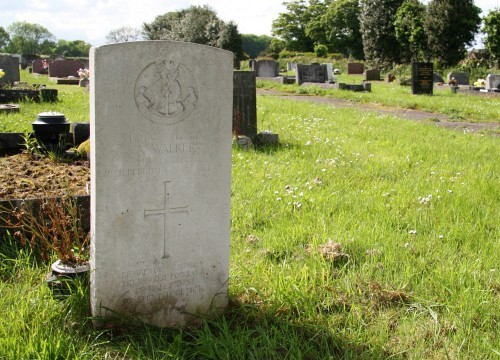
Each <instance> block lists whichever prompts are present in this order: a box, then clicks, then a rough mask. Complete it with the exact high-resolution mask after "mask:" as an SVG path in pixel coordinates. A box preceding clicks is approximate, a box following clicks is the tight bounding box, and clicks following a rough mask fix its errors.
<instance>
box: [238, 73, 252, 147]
mask: <svg viewBox="0 0 500 360" xmlns="http://www.w3.org/2000/svg"><path fill="white" fill-rule="evenodd" d="M256 91H257V87H256V84H255V73H254V72H253V71H235V72H234V73H233V134H235V135H245V136H248V137H249V138H253V137H254V136H255V135H257V94H256Z"/></svg>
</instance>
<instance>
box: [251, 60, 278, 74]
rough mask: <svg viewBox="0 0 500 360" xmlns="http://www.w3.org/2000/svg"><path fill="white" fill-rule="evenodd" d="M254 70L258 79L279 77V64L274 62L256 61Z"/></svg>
mask: <svg viewBox="0 0 500 360" xmlns="http://www.w3.org/2000/svg"><path fill="white" fill-rule="evenodd" d="M252 70H253V71H255V76H257V77H277V76H278V75H279V64H278V63H277V62H276V61H274V60H255V61H254V62H253V63H252Z"/></svg>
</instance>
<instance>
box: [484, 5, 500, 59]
mask: <svg viewBox="0 0 500 360" xmlns="http://www.w3.org/2000/svg"><path fill="white" fill-rule="evenodd" d="M483 32H484V33H485V34H486V40H485V47H486V50H488V52H489V53H490V55H491V57H492V58H494V59H497V60H500V8H496V9H494V10H491V11H490V12H489V13H488V15H487V16H486V17H485V18H484V27H483Z"/></svg>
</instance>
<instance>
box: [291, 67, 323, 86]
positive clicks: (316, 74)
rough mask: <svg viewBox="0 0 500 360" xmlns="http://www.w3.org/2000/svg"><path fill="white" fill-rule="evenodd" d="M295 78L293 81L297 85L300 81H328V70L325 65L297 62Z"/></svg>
mask: <svg viewBox="0 0 500 360" xmlns="http://www.w3.org/2000/svg"><path fill="white" fill-rule="evenodd" d="M295 79H296V80H295V82H296V83H297V84H298V85H301V84H302V83H325V82H327V81H328V72H327V69H326V65H324V64H323V65H320V64H312V65H303V64H297V70H296V71H295Z"/></svg>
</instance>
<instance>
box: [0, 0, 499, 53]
mask: <svg viewBox="0 0 500 360" xmlns="http://www.w3.org/2000/svg"><path fill="white" fill-rule="evenodd" d="M282 2H283V1H282V0H210V1H208V0H191V1H188V0H136V1H133V0H48V1H41V0H8V1H6V4H5V3H4V5H3V6H2V10H1V16H0V26H3V27H4V28H5V29H6V28H7V27H8V26H9V25H10V24H12V23H13V22H15V21H27V22H29V23H36V24H40V25H42V26H44V27H45V28H47V30H49V31H50V32H51V33H52V34H53V35H54V36H55V37H56V39H57V40H59V39H64V40H84V41H85V42H88V43H90V44H92V45H94V46H99V45H103V44H104V43H105V38H106V35H107V34H108V33H109V32H110V31H111V30H115V29H117V28H119V27H122V26H132V27H135V28H142V24H143V23H144V22H151V21H153V20H154V18H155V17H156V16H158V15H162V14H165V13H167V12H169V11H177V10H181V9H185V8H187V7H189V6H190V5H204V4H207V3H208V4H209V5H210V6H211V7H212V8H213V9H215V11H216V12H217V15H218V16H219V17H220V18H221V19H222V20H224V21H231V20H232V21H234V22H235V23H236V24H237V25H238V30H239V31H240V33H242V34H256V35H263V34H265V35H271V24H272V21H273V20H274V19H276V18H277V17H278V14H279V13H280V12H283V11H284V10H285V8H284V6H283V5H282ZM475 4H476V5H477V6H479V7H480V8H481V9H482V10H483V14H482V15H486V14H487V13H488V11H489V10H491V9H493V8H496V7H498V6H499V5H500V0H476V1H475Z"/></svg>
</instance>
